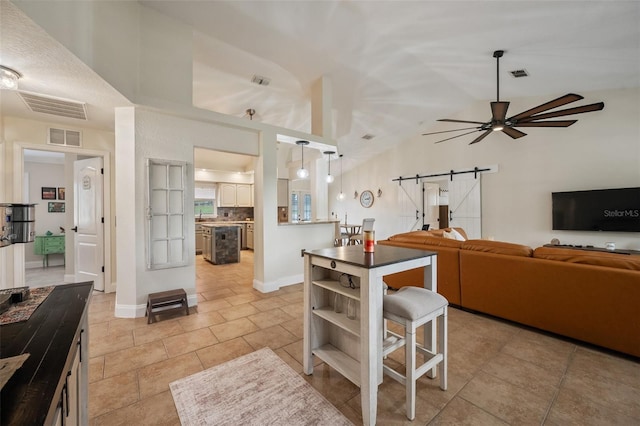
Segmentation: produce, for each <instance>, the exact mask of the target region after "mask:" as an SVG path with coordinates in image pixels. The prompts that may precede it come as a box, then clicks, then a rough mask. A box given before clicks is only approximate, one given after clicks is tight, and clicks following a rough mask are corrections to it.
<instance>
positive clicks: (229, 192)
mask: <svg viewBox="0 0 640 426" xmlns="http://www.w3.org/2000/svg"><path fill="white" fill-rule="evenodd" d="M219 188H220V207H253V185H250V184H241V183H221V184H220V186H219Z"/></svg>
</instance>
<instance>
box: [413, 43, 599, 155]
mask: <svg viewBox="0 0 640 426" xmlns="http://www.w3.org/2000/svg"><path fill="white" fill-rule="evenodd" d="M503 55H504V50H496V51H494V52H493V57H494V58H496V101H495V102H491V121H487V122H482V121H469V120H454V119H448V118H443V119H440V120H438V121H443V122H448V123H465V124H476V125H478V126H475V127H465V128H462V129H454V130H444V131H440V132H431V133H423V136H426V135H436V134H441V133H449V132H459V131H462V130H471V129H473V130H471V131H470V132H467V133H463V134H459V135H456V136H452V137H450V138H446V139H442V140H439V141H436V142H435V143H440V142H445V141H448V140H451V139H455V138H459V137H461V136H466V135H470V134H471V133H475V132H483V133H482V134H481V135H480V136H478V137H476V138H475V139H474V140H472V141H471V142H470V143H469V145H473V144H474V143H478V142H480V141H481V140H482V139H484V138H486V137H487V136H489V134H491V133H492V132H502V133H504V134H506V135H507V136H509V137H511V138H512V139H518V138H521V137H523V136H526V135H527V134H526V133H524V132H522V131H520V130H518V129H516V127H569V126H571V125H572V124H574V123H575V122H577V121H578V120H551V121H541V120H546V119H548V118H555V117H562V116H565V115H573V114H582V113H585V112H592V111H600V110H602V109H603V108H604V102H597V103H594V104H589V105H583V106H579V107H573V108H567V109H561V110H555V111H550V112H547V111H549V110H553V109H556V108H558V107H561V106H563V105H567V104H570V103H572V102H576V101H579V100H581V99H584V98H583V97H582V96H580V95H576V94H575V93H568V94H566V95H564V96H560V97H559V98H556V99H554V100H552V101H549V102H546V103H544V104H541V105H538V106H536V107H534V108H531V109H528V110H527V111H524V112H521V113H519V114H516V115H514V116H511V117H509V118H507V109H508V108H509V102H508V101H502V102H501V101H500V58H501V57H502V56H503Z"/></svg>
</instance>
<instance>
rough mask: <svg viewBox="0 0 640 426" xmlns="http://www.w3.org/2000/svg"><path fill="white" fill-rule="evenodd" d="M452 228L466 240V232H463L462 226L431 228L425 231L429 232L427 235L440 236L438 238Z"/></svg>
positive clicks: (442, 236)
mask: <svg viewBox="0 0 640 426" xmlns="http://www.w3.org/2000/svg"><path fill="white" fill-rule="evenodd" d="M452 229H455V230H456V231H458V233H459V234H460V235H462V237H463V238H464V239H465V240H466V239H467V238H468V237H467V233H466V232H464V229H462V228H443V229H431V230H430V231H426V232H428V233H429V235H431V236H433V237H440V238H444V233H445V232H451V230H452Z"/></svg>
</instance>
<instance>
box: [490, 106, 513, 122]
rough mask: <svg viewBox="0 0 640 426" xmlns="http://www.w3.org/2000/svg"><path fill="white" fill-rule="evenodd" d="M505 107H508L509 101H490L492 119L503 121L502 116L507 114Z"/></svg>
mask: <svg viewBox="0 0 640 426" xmlns="http://www.w3.org/2000/svg"><path fill="white" fill-rule="evenodd" d="M507 108H509V102H491V114H492V116H493V121H497V122H500V123H504V118H505V117H506V116H507Z"/></svg>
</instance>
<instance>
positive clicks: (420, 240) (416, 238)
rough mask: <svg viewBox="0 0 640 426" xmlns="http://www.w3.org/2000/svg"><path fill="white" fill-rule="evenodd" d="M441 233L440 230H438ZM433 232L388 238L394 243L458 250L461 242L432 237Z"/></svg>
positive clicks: (414, 232)
mask: <svg viewBox="0 0 640 426" xmlns="http://www.w3.org/2000/svg"><path fill="white" fill-rule="evenodd" d="M438 231H442V230H438ZM432 232H433V231H413V232H405V233H403V234H396V235H392V236H390V237H389V241H393V242H396V243H409V244H425V245H429V246H438V247H451V248H460V247H461V246H462V241H457V240H450V239H448V238H442V237H437V236H433V234H432Z"/></svg>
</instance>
